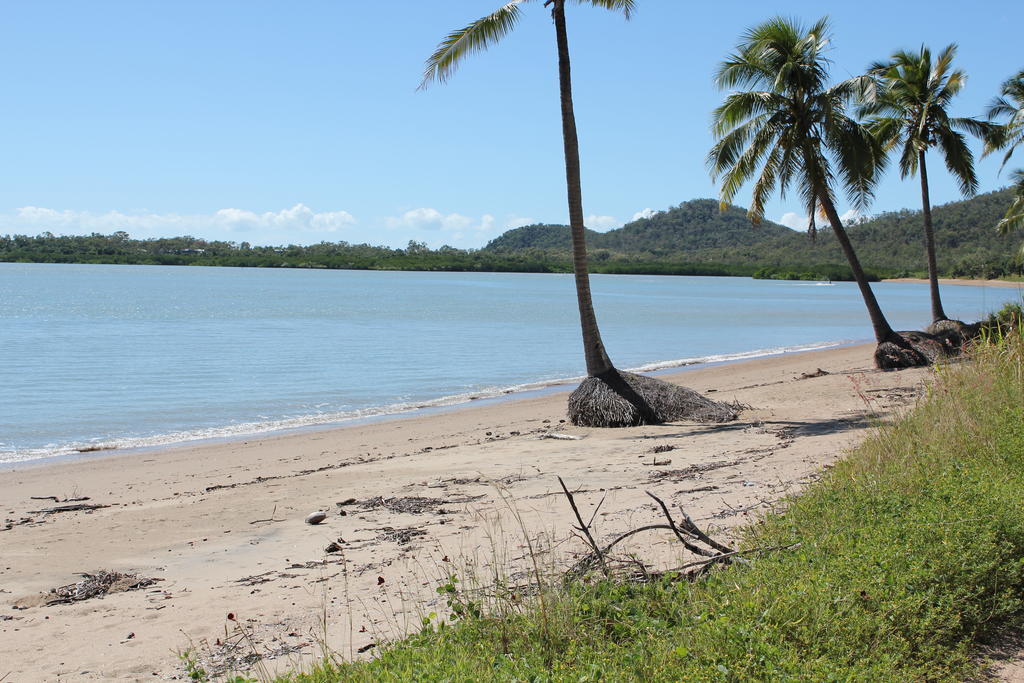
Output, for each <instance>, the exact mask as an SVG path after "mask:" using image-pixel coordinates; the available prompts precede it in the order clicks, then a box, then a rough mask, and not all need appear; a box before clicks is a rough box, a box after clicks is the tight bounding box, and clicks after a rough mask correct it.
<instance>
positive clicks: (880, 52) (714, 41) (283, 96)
mask: <svg viewBox="0 0 1024 683" xmlns="http://www.w3.org/2000/svg"><path fill="white" fill-rule="evenodd" d="M499 4H500V0H459V1H458V2H454V1H447V2H445V1H443V0H441V1H436V2H427V1H426V0H388V1H387V2H365V1H357V0H332V1H317V0H296V1H295V2H289V3H285V2H279V1H277V2H271V1H269V0H244V1H233V0H202V1H194V0H174V1H171V0H124V1H119V2H115V1H110V0H95V1H93V2H88V3H85V2H80V0H67V1H64V2H56V1H51V0H35V1H33V2H5V3H3V4H0V20H2V26H3V40H2V41H0V62H2V63H3V64H4V68H3V71H2V73H3V88H2V93H3V100H4V101H3V102H0V136H2V152H0V155H2V156H0V158H2V160H3V163H0V234H3V233H22V234H38V233H40V232H42V231H44V230H50V231H52V232H54V233H58V234H60V233H63V234H78V233H89V232H93V231H95V232H103V233H109V232H113V231H114V230H119V229H123V230H126V231H127V232H129V233H130V234H131V235H132V236H134V237H140V238H145V237H155V236H172V235H181V234H192V235H196V236H199V237H204V238H208V239H226V240H233V241H237V242H242V241H249V242H251V243H253V244H286V243H296V244H308V243H314V242H319V241H321V240H326V241H337V240H346V241H349V242H353V243H360V242H367V243H370V244H386V245H391V246H404V245H405V244H406V243H407V242H408V241H409V240H417V241H424V242H426V243H427V244H429V245H430V246H434V247H436V246H440V245H442V244H450V245H453V246H458V247H480V246H483V245H484V244H485V243H486V242H487V241H488V240H489V239H492V238H494V237H496V236H497V235H499V234H501V233H502V232H503V231H504V230H506V229H508V228H510V227H516V226H518V225H524V224H527V223H531V222H550V223H564V222H566V220H567V219H566V208H565V189H564V171H563V166H562V157H561V154H562V148H561V138H560V135H561V129H560V123H559V109H558V91H557V87H558V86H557V74H556V69H555V67H556V65H555V51H554V30H553V27H552V25H551V22H550V19H549V15H548V13H547V12H546V11H545V10H544V9H543V7H542V0H535V1H534V2H533V3H530V4H528V5H527V6H526V8H525V10H526V11H525V15H524V20H523V22H522V23H521V24H520V26H519V28H518V29H517V31H516V32H515V33H514V34H512V35H511V36H509V37H508V38H507V39H506V40H505V41H504V42H502V43H501V44H499V45H497V46H495V47H494V48H492V49H491V50H490V51H488V52H486V53H482V54H479V55H476V56H475V57H473V58H471V59H470V60H469V61H468V62H466V63H465V64H464V66H463V67H462V68H461V69H460V70H459V72H458V73H456V74H455V76H454V77H453V78H452V79H451V81H449V82H448V83H446V84H444V85H434V86H431V87H430V88H428V89H427V90H425V91H419V92H417V90H416V87H417V85H418V84H419V80H420V75H421V73H422V68H423V61H424V59H425V58H426V57H427V56H428V55H429V54H430V53H431V52H432V50H433V49H434V47H435V46H436V44H437V42H438V41H439V40H440V39H441V38H442V37H443V36H444V35H445V34H446V33H447V32H448V31H450V30H452V29H454V28H457V27H460V26H464V25H465V24H467V23H468V22H469V21H471V20H473V19H476V18H478V17H479V16H482V15H484V14H486V13H488V12H490V11H492V10H493V9H494V8H496V7H497V6H498V5H499ZM824 5H825V4H824V3H821V2H796V1H786V2H776V3H761V2H746V1H743V0H737V1H736V2H730V3H726V2H715V3H710V2H682V1H676V0H639V2H638V7H639V11H638V12H637V14H636V16H635V17H634V18H633V20H632V21H629V22H626V21H624V20H623V19H622V17H621V16H619V15H615V14H612V13H609V12H606V11H602V10H597V9H594V8H591V7H582V6H576V5H572V6H570V8H569V13H568V22H569V31H570V46H571V50H572V57H573V77H574V97H575V104H576V114H577V123H578V126H579V132H580V144H581V152H582V161H583V192H584V211H585V213H586V214H587V216H588V217H589V219H588V224H589V225H590V226H591V227H594V228H596V229H600V230H604V229H609V228H613V227H617V226H619V225H621V224H622V223H624V222H627V221H629V220H631V219H632V218H633V217H634V216H635V215H638V214H642V213H643V212H644V211H645V210H655V211H657V210H663V209H666V208H669V207H671V206H673V205H675V204H678V203H680V202H682V201H686V200H688V199H693V198H698V197H713V196H717V195H716V190H715V187H714V185H713V184H712V182H711V180H710V179H709V177H708V174H707V171H706V169H705V165H704V157H705V155H706V153H707V150H708V148H709V147H710V146H711V144H712V143H713V140H712V138H711V135H710V133H709V130H708V122H709V118H710V112H711V110H712V109H713V108H714V107H715V106H716V105H717V104H718V103H719V102H720V101H721V98H722V96H723V95H722V93H720V92H718V91H717V90H716V89H715V87H714V85H713V83H712V73H713V71H714V68H715V66H716V64H717V63H718V62H719V61H720V60H721V59H722V58H724V57H725V56H726V55H727V54H728V53H729V51H730V50H731V49H732V48H733V46H734V45H735V43H736V41H737V39H738V37H739V36H740V34H741V33H742V32H743V30H744V29H746V28H748V27H749V26H751V25H753V24H755V23H757V22H759V21H762V20H764V19H766V18H768V17H769V16H772V15H775V14H782V15H785V16H791V17H796V18H799V19H801V20H803V21H804V22H805V23H809V22H811V21H813V20H814V19H816V18H818V17H819V16H820V15H821V14H823V13H825V12H828V13H829V14H830V16H831V19H832V26H833V31H834V35H833V49H832V51H831V53H830V57H831V58H832V59H833V61H834V66H833V74H834V76H835V77H836V78H845V77H848V76H850V75H854V74H856V73H860V72H861V71H862V70H863V69H864V68H865V67H866V66H867V64H868V63H870V62H871V61H874V60H878V59H883V58H885V57H887V56H888V55H889V54H890V53H891V52H892V51H893V50H895V49H898V48H917V47H918V46H919V45H920V44H921V43H926V44H928V45H930V46H931V47H932V48H933V50H935V51H937V50H938V49H940V48H941V47H943V46H945V45H946V44H947V43H950V42H956V43H958V44H959V54H958V60H957V64H958V66H960V67H961V68H963V69H964V70H965V71H966V72H967V73H968V75H969V81H968V85H967V88H966V89H965V91H964V93H963V94H962V95H961V97H960V98H959V101H958V102H957V103H956V105H955V109H954V113H955V114H956V115H961V116H974V115H980V114H981V112H982V111H983V108H984V106H985V104H986V103H987V102H988V101H989V100H990V99H991V98H992V97H993V96H994V95H995V94H996V92H997V89H998V87H999V84H1000V83H1001V82H1002V81H1003V80H1004V79H1006V78H1007V77H1008V76H1010V75H1011V73H1013V72H1015V71H1017V70H1019V69H1021V68H1024V58H1022V53H1021V50H1020V42H1019V34H1020V27H1021V26H1022V25H1024V3H1020V2H1016V1H1003V0H1000V1H998V2H986V3H983V4H979V5H974V6H968V5H965V4H963V3H959V2H958V3H953V2H946V1H944V0H940V1H932V2H926V1H921V0H906V1H905V2H900V3H888V4H887V5H885V6H884V7H883V6H881V5H879V4H869V5H864V4H863V3H836V4H835V6H834V7H825V6H824ZM930 162H931V163H930V168H929V170H930V176H931V179H932V199H933V202H934V203H936V204H939V203H943V202H947V201H953V200H955V199H957V198H958V194H957V190H956V187H955V185H954V184H953V183H952V181H951V180H950V179H949V177H948V175H947V174H946V172H945V169H944V168H942V166H941V162H940V160H939V159H938V158H931V159H930ZM998 164H999V160H998V159H996V158H992V159H986V160H984V161H982V162H980V163H979V165H978V170H979V176H980V179H981V185H982V190H983V191H987V190H991V189H995V188H997V187H1000V186H1002V185H1005V184H1006V183H1007V181H1006V172H1005V171H1004V172H1003V174H1002V175H999V174H998V173H997V171H998ZM748 196H749V195H748V193H747V192H746V191H744V192H742V193H741V194H740V195H739V197H738V198H737V201H738V203H740V204H746V200H747V197H748ZM844 204H845V203H844ZM918 204H919V191H918V186H917V184H916V182H914V181H901V180H900V179H899V178H898V176H897V175H895V174H893V173H890V175H889V176H888V177H887V178H886V179H885V180H884V181H883V183H882V185H881V186H880V187H879V189H878V193H877V199H876V201H875V203H874V205H873V206H872V207H871V209H870V212H872V213H875V212H879V211H886V210H894V209H900V208H904V207H910V208H916V207H917V206H918ZM841 208H842V209H843V210H846V209H848V208H849V207H848V206H845V205H844V206H842V207H841ZM799 213H800V207H799V204H798V202H796V201H791V202H789V203H785V202H782V201H780V200H778V199H776V200H775V201H773V202H772V203H771V205H770V206H769V210H768V217H769V218H771V219H774V220H781V219H782V218H783V217H784V216H786V215H787V214H791V215H790V216H789V217H788V218H787V220H792V219H795V218H796V217H797V215H798V214H799Z"/></svg>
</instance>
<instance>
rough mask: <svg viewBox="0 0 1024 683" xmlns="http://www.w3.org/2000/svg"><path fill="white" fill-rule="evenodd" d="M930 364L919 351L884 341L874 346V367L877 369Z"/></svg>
mask: <svg viewBox="0 0 1024 683" xmlns="http://www.w3.org/2000/svg"><path fill="white" fill-rule="evenodd" d="M926 365H931V363H930V362H929V361H928V358H927V357H926V356H924V355H923V354H922V353H921V352H920V351H918V350H916V349H913V348H910V349H905V348H903V347H900V346H897V345H896V344H894V343H893V342H890V341H884V342H882V343H881V344H879V345H878V347H877V348H875V367H876V368H878V369H879V370H902V369H903V368H920V367H924V366H926Z"/></svg>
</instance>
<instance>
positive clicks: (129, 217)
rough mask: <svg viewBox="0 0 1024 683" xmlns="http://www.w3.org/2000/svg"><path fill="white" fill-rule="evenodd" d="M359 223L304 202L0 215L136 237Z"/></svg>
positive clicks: (2, 219) (4, 219)
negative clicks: (275, 207) (207, 209)
mask: <svg viewBox="0 0 1024 683" xmlns="http://www.w3.org/2000/svg"><path fill="white" fill-rule="evenodd" d="M355 223H356V219H355V217H354V216H353V215H352V214H350V213H349V212H347V211H326V212H320V213H317V212H315V211H313V210H312V209H310V208H309V207H308V206H306V205H305V204H296V205H295V206H293V207H291V208H290V209H282V210H281V211H267V212H265V213H256V212H254V211H249V210H246V209H234V208H229V209H219V210H217V211H215V212H213V213H212V214H176V213H153V212H140V213H125V212H121V211H108V212H106V213H93V212H90V211H73V210H68V209H66V210H63V211H57V210H55V209H47V208H43V207H38V206H23V207H21V208H19V209H16V210H15V212H14V214H13V215H7V216H0V230H3V229H5V228H6V229H12V228H13V229H23V230H24V229H30V230H31V229H35V230H49V231H57V232H62V233H69V234H81V233H88V232H113V231H115V230H124V231H125V232H127V233H129V234H130V235H132V236H133V237H136V238H145V237H170V236H175V235H185V234H192V235H198V236H204V237H209V238H212V239H219V238H223V237H225V236H226V235H224V233H235V232H241V233H259V234H260V235H261V236H262V235H267V236H269V235H273V236H276V237H277V238H278V241H289V240H290V239H294V238H295V237H296V236H297V235H301V239H302V241H308V238H309V237H315V236H316V235H318V234H323V235H324V236H326V235H328V234H331V233H337V232H339V231H340V230H343V229H344V228H347V227H349V226H351V225H355Z"/></svg>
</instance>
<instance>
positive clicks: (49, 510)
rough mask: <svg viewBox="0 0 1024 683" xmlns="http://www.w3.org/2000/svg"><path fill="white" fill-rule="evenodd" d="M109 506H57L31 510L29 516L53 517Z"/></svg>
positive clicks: (78, 504) (82, 504)
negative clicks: (59, 513)
mask: <svg viewBox="0 0 1024 683" xmlns="http://www.w3.org/2000/svg"><path fill="white" fill-rule="evenodd" d="M108 507H110V506H109V505H90V504H88V503H74V504H72V505H57V506H54V507H52V508H43V509H42V510H29V511H28V512H29V514H34V515H52V514H55V513H57V512H79V511H83V510H84V511H91V510H99V509H100V508H108Z"/></svg>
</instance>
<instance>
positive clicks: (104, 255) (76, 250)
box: [0, 232, 893, 280]
mask: <svg viewBox="0 0 1024 683" xmlns="http://www.w3.org/2000/svg"><path fill="white" fill-rule="evenodd" d="M595 256H596V258H593V259H592V260H591V262H590V270H591V272H594V273H605V274H621V275H626V274H631V275H707V276H735V277H755V278H767V279H790V280H793V279H807V280H826V279H830V280H849V279H851V274H850V270H849V268H848V267H847V266H845V265H840V264H824V265H821V264H815V265H806V266H799V265H798V266H792V265H787V266H785V267H777V266H771V265H764V264H759V263H714V262H703V263H693V262H686V261H684V260H681V259H673V258H668V259H664V258H663V259H656V258H652V257H651V256H648V255H632V254H630V255H612V254H609V253H608V252H600V253H598V254H596V255H595ZM0 262H16V263H85V264H90V263H92V264H100V263H105V264H124V265H163V266H231V267H246V268H323V269H334V270H406V271H440V272H516V273H570V272H572V261H571V259H570V257H569V255H568V254H562V253H559V252H557V251H555V250H548V249H539V248H538V249H523V250H518V251H515V252H494V251H488V250H477V249H471V250H466V249H456V248H454V247H449V246H443V247H440V248H438V249H430V248H428V247H427V246H426V245H425V244H423V243H422V242H410V243H409V245H408V246H407V247H406V248H404V249H396V248H390V247H378V246H371V245H368V244H349V243H347V242H321V243H319V244H313V245H309V246H297V245H290V246H287V247H268V246H253V245H250V244H249V243H247V242H242V243H236V242H224V241H209V240H204V239H200V238H196V237H187V236H186V237H171V238H159V239H145V240H136V239H131V238H130V237H129V236H128V234H127V233H124V232H116V233H114V234H112V235H102V234H99V233H93V234H91V235H66V236H58V235H53V234H51V233H43V234H41V235H38V236H28V235H3V236H0ZM892 274H893V273H889V272H875V273H872V274H871V276H872V277H873V278H874V279H878V278H879V277H887V276H890V275H892Z"/></svg>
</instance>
